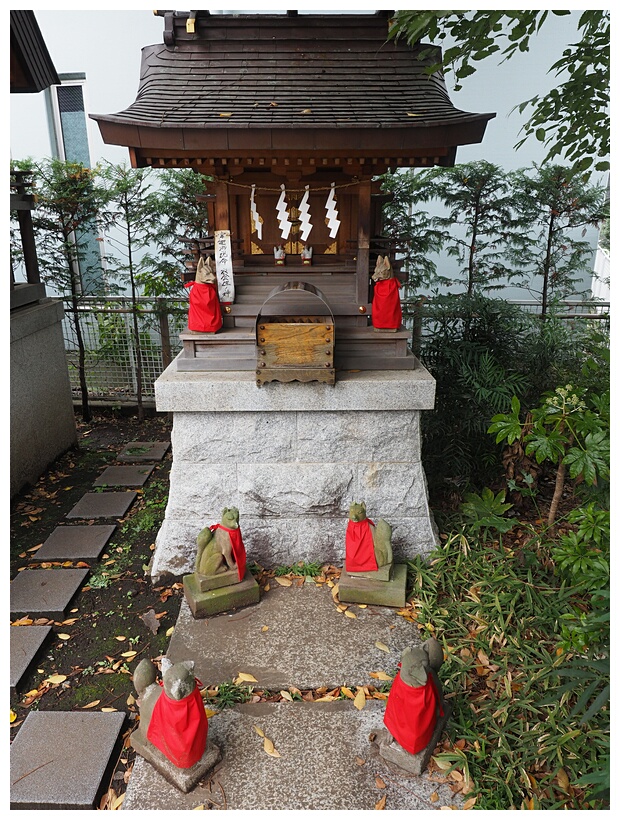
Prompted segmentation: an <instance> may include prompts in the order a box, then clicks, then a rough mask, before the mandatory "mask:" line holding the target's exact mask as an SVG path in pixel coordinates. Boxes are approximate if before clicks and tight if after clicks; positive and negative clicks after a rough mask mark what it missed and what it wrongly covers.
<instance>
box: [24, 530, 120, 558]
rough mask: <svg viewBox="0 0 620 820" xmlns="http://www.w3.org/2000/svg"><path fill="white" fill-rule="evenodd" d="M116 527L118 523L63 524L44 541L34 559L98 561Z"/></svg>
mask: <svg viewBox="0 0 620 820" xmlns="http://www.w3.org/2000/svg"><path fill="white" fill-rule="evenodd" d="M115 529H116V524H91V525H90V526H89V525H88V524H75V525H73V526H70V527H67V526H61V527H56V529H55V530H54V531H53V532H52V533H51V534H50V536H49V538H47V539H46V540H45V541H44V542H43V546H42V547H40V548H39V549H38V550H37V552H36V554H35V555H34V556H33V557H32V559H31V560H33V561H97V560H98V559H99V556H100V555H101V553H102V552H103V551H104V549H105V548H106V545H107V543H108V541H109V540H110V538H111V537H112V535H113V534H114V530H115Z"/></svg>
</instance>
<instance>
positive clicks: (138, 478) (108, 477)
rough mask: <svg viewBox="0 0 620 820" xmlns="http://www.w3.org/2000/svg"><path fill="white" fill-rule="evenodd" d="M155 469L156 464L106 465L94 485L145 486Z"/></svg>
mask: <svg viewBox="0 0 620 820" xmlns="http://www.w3.org/2000/svg"><path fill="white" fill-rule="evenodd" d="M154 469H155V467H154V465H144V466H140V465H133V464H127V465H123V466H120V467H117V466H112V467H106V468H105V470H104V471H103V472H102V473H101V475H100V476H99V478H97V479H96V480H95V481H94V482H93V486H94V487H143V486H144V485H145V484H146V482H147V481H148V479H149V476H150V475H151V473H152V472H153V470H154Z"/></svg>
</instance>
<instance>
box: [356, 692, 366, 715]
mask: <svg viewBox="0 0 620 820" xmlns="http://www.w3.org/2000/svg"><path fill="white" fill-rule="evenodd" d="M353 706H355V708H356V709H360V710H361V709H363V708H364V706H366V695H365V694H364V690H363V689H361V688H360V689H358V690H357V694H356V695H355V698H354V700H353Z"/></svg>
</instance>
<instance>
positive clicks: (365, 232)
mask: <svg viewBox="0 0 620 820" xmlns="http://www.w3.org/2000/svg"><path fill="white" fill-rule="evenodd" d="M370 190H371V181H370V179H364V180H362V182H360V185H359V200H358V207H357V265H356V266H355V298H356V300H357V303H358V304H359V305H365V304H366V303H367V302H368V275H369V267H368V266H369V263H370Z"/></svg>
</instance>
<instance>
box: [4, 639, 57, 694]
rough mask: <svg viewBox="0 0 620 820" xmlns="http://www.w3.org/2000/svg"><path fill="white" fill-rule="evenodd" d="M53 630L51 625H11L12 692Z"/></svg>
mask: <svg viewBox="0 0 620 820" xmlns="http://www.w3.org/2000/svg"><path fill="white" fill-rule="evenodd" d="M51 631H52V627H51V626H34V625H32V626H12V627H11V631H10V633H9V634H10V643H11V673H10V677H11V681H10V683H11V694H13V693H14V692H15V691H16V690H17V689H18V688H19V684H20V681H21V680H22V678H23V677H25V675H26V673H27V672H28V670H29V669H30V666H31V665H32V663H33V661H34V659H35V658H36V656H37V655H38V654H39V651H40V650H41V648H42V646H43V644H44V643H45V641H46V639H47V637H48V636H49V634H50V632H51Z"/></svg>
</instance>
